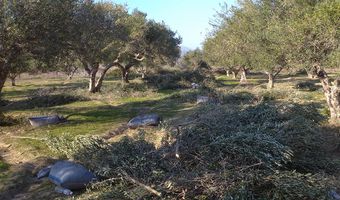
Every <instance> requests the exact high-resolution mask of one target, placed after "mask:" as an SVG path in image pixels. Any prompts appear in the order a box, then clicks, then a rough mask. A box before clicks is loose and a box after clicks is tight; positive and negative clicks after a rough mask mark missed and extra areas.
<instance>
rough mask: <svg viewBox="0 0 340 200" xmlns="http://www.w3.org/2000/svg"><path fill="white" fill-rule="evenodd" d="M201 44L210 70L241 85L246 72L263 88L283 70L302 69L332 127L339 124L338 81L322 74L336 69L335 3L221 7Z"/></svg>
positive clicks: (338, 19)
mask: <svg viewBox="0 0 340 200" xmlns="http://www.w3.org/2000/svg"><path fill="white" fill-rule="evenodd" d="M212 25H213V27H214V30H213V31H212V33H211V35H210V36H209V37H208V38H207V39H206V40H205V42H204V44H203V54H204V58H205V59H206V60H207V61H208V62H209V63H210V64H211V65H213V66H221V67H224V68H225V69H227V70H229V71H232V72H234V73H237V72H241V81H245V80H246V71H247V70H249V69H252V70H257V71H262V72H264V73H265V74H267V76H268V85H267V88H269V89H270V88H273V87H274V83H275V79H276V78H277V76H278V74H279V73H280V72H281V71H282V70H284V69H305V70H306V71H307V72H308V73H309V74H314V75H315V76H316V77H318V78H319V80H320V82H321V84H322V87H323V91H324V94H325V97H326V100H327V104H328V107H329V110H330V116H331V119H332V120H333V121H336V122H339V121H340V80H339V79H337V80H334V81H332V80H331V79H330V78H329V76H328V75H327V73H326V70H325V68H327V69H328V68H332V67H333V68H336V67H337V68H339V67H340V42H339V41H340V1H338V0H304V1H300V0H241V1H239V5H238V6H234V7H231V8H228V7H227V6H226V5H225V6H223V9H222V11H220V12H219V13H218V15H217V17H216V18H215V20H214V21H213V22H212Z"/></svg>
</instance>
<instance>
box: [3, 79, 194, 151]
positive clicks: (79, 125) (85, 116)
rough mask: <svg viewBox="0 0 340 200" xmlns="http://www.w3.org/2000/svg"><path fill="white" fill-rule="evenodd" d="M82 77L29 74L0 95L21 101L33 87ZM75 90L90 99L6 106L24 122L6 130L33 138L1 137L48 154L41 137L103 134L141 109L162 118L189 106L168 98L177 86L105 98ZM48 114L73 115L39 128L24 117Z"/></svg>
mask: <svg viewBox="0 0 340 200" xmlns="http://www.w3.org/2000/svg"><path fill="white" fill-rule="evenodd" d="M81 81H83V82H81ZM85 81H86V80H81V79H76V80H73V81H72V82H68V83H67V86H65V83H64V80H62V79H51V80H43V79H36V78H33V79H30V80H23V81H19V82H18V85H20V86H18V87H12V86H8V85H6V87H5V90H4V98H5V99H7V100H10V101H21V100H25V99H27V98H28V97H30V96H31V95H32V93H33V92H34V91H36V90H38V89H41V88H44V89H47V88H54V90H56V92H60V91H61V92H62V90H64V89H65V88H66V89H67V88H68V87H71V88H72V87H75V86H77V85H84V84H85V83H86V82H85ZM42 85H44V87H42ZM105 87H106V88H107V87H110V86H109V85H108V82H106V84H105V85H104V90H106V89H105ZM54 90H53V91H54ZM67 91H68V90H67ZM79 91H80V93H81V94H82V95H83V96H85V97H89V98H94V99H93V100H87V101H77V102H73V103H69V104H65V105H58V106H52V107H46V108H39V107H36V108H28V109H22V108H15V107H14V109H12V110H7V111H6V113H5V114H6V115H10V116H15V117H21V118H24V124H19V125H17V126H14V127H7V128H5V131H6V132H14V131H15V132H14V134H15V135H20V136H23V137H32V138H37V139H17V138H4V140H5V141H6V142H8V143H12V144H13V145H14V147H15V148H17V149H18V150H21V151H25V152H27V153H28V154H30V155H32V156H33V157H36V156H39V155H48V154H50V152H49V150H48V149H47V147H46V145H45V142H44V139H45V138H49V137H58V136H61V135H68V136H70V137H75V136H77V135H104V134H106V133H107V132H108V131H111V130H114V129H115V128H117V127H118V126H120V125H121V124H123V123H126V122H127V121H128V120H129V119H131V118H132V117H134V116H136V115H138V114H141V113H144V112H152V113H158V114H160V115H161V116H162V117H163V118H164V119H168V118H171V117H174V116H175V115H178V114H180V113H184V112H188V111H189V110H190V109H191V108H192V106H193V105H192V104H190V103H186V102H181V101H178V99H176V98H172V97H173V96H174V95H176V94H178V93H179V91H177V90H163V91H159V92H157V91H156V92H149V93H148V95H147V96H137V97H115V98H113V99H107V97H106V96H105V94H106V93H103V94H95V95H90V94H88V92H87V91H86V89H85V88H84V89H79V88H78V91H77V92H78V93H79ZM48 114H59V115H63V116H67V115H70V114H74V115H72V116H71V117H70V118H69V121H68V122H67V123H64V124H58V125H51V126H48V127H41V128H32V127H31V126H30V125H29V123H28V120H27V118H28V117H30V116H39V115H48ZM16 130H20V131H16ZM39 139H42V140H39Z"/></svg>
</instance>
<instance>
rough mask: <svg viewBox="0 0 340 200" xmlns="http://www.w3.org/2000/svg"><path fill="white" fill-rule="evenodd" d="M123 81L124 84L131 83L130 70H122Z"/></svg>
mask: <svg viewBox="0 0 340 200" xmlns="http://www.w3.org/2000/svg"><path fill="white" fill-rule="evenodd" d="M122 81H123V82H124V83H129V82H130V81H129V70H128V69H125V68H123V69H122Z"/></svg>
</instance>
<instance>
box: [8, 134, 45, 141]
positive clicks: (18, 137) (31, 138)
mask: <svg viewBox="0 0 340 200" xmlns="http://www.w3.org/2000/svg"><path fill="white" fill-rule="evenodd" d="M10 137H11V138H16V139H30V140H40V141H45V140H47V138H35V137H22V136H14V135H12V136H10Z"/></svg>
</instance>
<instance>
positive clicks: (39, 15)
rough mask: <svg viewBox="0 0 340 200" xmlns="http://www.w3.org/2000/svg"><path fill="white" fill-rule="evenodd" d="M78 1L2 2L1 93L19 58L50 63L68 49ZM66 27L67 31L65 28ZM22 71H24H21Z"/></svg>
mask: <svg viewBox="0 0 340 200" xmlns="http://www.w3.org/2000/svg"><path fill="white" fill-rule="evenodd" d="M77 3H78V1H76V0H63V1H61V0H46V1H38V0H31V1H25V0H17V1H11V0H2V1H0V92H1V91H2V88H3V86H4V83H5V81H6V79H7V77H8V75H9V73H10V72H11V71H12V72H13V71H18V70H15V69H14V68H17V67H19V68H20V67H21V66H18V65H17V63H19V61H18V59H19V58H20V57H21V56H23V55H25V54H28V53H29V54H31V56H32V57H34V58H35V59H39V60H42V61H44V62H48V60H50V59H52V58H54V57H55V56H57V55H59V54H60V53H61V52H63V50H64V49H65V48H66V46H67V45H68V44H67V41H68V40H67V37H68V36H69V32H68V31H69V30H68V28H67V27H69V22H70V21H71V16H72V14H73V8H74V6H75V5H76V4H77ZM65 27H66V28H65ZM19 71H21V70H19Z"/></svg>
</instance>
